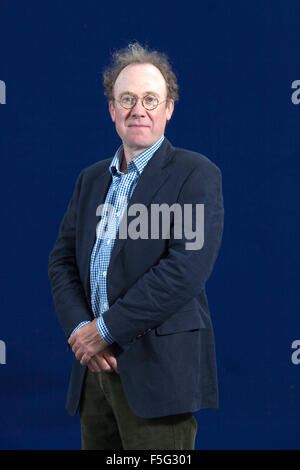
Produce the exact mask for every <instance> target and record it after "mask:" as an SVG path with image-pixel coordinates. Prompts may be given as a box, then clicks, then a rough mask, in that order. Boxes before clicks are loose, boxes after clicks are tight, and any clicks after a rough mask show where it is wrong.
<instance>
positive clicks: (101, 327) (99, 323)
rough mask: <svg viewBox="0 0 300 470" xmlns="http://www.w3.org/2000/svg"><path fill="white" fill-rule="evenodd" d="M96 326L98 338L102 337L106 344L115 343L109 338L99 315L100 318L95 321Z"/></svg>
mask: <svg viewBox="0 0 300 470" xmlns="http://www.w3.org/2000/svg"><path fill="white" fill-rule="evenodd" d="M96 325H97V329H98V333H99V334H100V336H102V338H103V339H104V341H106V343H108V344H112V343H114V342H115V340H114V338H113V337H112V336H111V334H110V333H109V331H108V329H107V328H106V325H105V323H104V320H103V317H102V315H100V317H99V318H98V319H97V322H96Z"/></svg>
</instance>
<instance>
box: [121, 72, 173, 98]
mask: <svg viewBox="0 0 300 470" xmlns="http://www.w3.org/2000/svg"><path fill="white" fill-rule="evenodd" d="M126 91H129V92H131V93H134V94H136V95H141V94H143V93H145V92H148V91H154V92H155V93H157V94H158V95H160V96H162V97H163V96H166V93H167V85H166V81H165V79H164V77H163V75H162V73H161V72H160V70H159V69H158V68H157V67H155V66H154V65H152V64H131V65H127V67H125V68H124V69H123V70H122V71H121V72H120V73H119V75H118V77H117V79H116V81H115V85H114V94H115V96H118V95H120V94H122V93H124V92H126Z"/></svg>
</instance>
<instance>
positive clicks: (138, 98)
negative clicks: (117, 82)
mask: <svg viewBox="0 0 300 470" xmlns="http://www.w3.org/2000/svg"><path fill="white" fill-rule="evenodd" d="M126 94H128V95H129V96H132V98H134V99H135V103H134V105H132V106H131V107H130V108H125V106H123V105H122V103H121V101H120V100H117V99H116V98H113V101H117V103H119V104H120V106H121V107H122V108H123V109H126V110H127V111H129V110H131V109H133V108H134V107H135V106H136V104H137V102H138V100H141V103H142V106H143V108H144V109H146V111H154V110H155V109H157V108H158V106H159V105H161V104H163V103H165V102H166V101H169V98H167V99H165V100H164V101H161V102H158V103H157V105H156V106H155V107H154V108H151V109H147V108H146V107H145V106H144V103H143V101H144V99H145V98H147V96H152V95H151V94H150V93H149V94H147V95H145V96H144V97H143V98H140V97H139V96H136V95H133V94H131V93H124V95H126ZM154 98H156V97H154ZM156 99H157V100H158V98H156Z"/></svg>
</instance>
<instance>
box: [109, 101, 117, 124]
mask: <svg viewBox="0 0 300 470" xmlns="http://www.w3.org/2000/svg"><path fill="white" fill-rule="evenodd" d="M108 109H109V114H110V117H111V119H112V121H113V122H115V120H116V110H115V107H114V103H113V101H110V102H109V104H108Z"/></svg>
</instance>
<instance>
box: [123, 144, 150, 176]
mask: <svg viewBox="0 0 300 470" xmlns="http://www.w3.org/2000/svg"><path fill="white" fill-rule="evenodd" d="M148 148H150V147H142V148H134V149H133V148H128V147H126V146H125V145H124V144H123V157H122V164H121V171H122V172H123V173H128V170H127V165H128V163H130V162H131V161H132V160H133V159H134V158H135V157H137V156H138V155H140V154H141V153H143V152H145V150H147V149H148Z"/></svg>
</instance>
